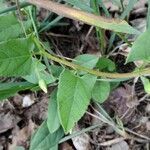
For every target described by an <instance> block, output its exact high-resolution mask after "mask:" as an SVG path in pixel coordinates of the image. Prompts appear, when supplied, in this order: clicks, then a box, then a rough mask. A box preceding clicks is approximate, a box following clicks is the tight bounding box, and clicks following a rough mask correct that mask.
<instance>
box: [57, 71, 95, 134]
mask: <svg viewBox="0 0 150 150" xmlns="http://www.w3.org/2000/svg"><path fill="white" fill-rule="evenodd" d="M88 81H89V82H88ZM95 82H96V77H95V76H89V77H87V76H85V77H83V78H80V77H77V76H75V75H74V74H73V73H71V72H70V71H68V70H64V71H63V72H62V74H61V75H60V79H59V85H58V92H57V103H58V111H59V117H60V121H61V124H62V126H63V128H64V131H65V133H68V132H69V131H70V130H71V129H72V128H73V126H74V124H75V123H76V122H77V121H78V120H79V119H80V118H81V117H82V116H83V114H84V113H85V111H86V109H87V107H88V105H89V103H90V99H91V92H92V90H91V89H92V88H91V87H93V86H94V84H95Z"/></svg>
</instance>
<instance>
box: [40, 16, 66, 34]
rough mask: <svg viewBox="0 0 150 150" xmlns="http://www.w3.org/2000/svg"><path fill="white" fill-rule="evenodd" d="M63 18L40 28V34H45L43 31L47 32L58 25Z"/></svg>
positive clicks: (57, 18) (59, 17) (58, 18)
mask: <svg viewBox="0 0 150 150" xmlns="http://www.w3.org/2000/svg"><path fill="white" fill-rule="evenodd" d="M62 18H64V17H62V16H58V17H56V18H55V19H54V20H53V21H51V22H50V23H48V24H47V25H45V26H43V27H40V29H39V33H41V32H43V31H46V30H49V29H50V28H51V27H52V26H54V25H56V24H57V23H58V22H59V21H60V20H61V19H62Z"/></svg>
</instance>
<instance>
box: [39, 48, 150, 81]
mask: <svg viewBox="0 0 150 150" xmlns="http://www.w3.org/2000/svg"><path fill="white" fill-rule="evenodd" d="M40 54H41V55H43V56H46V57H47V58H48V59H51V60H52V61H55V62H58V63H60V64H63V65H66V66H68V67H70V68H72V69H74V70H80V71H85V72H87V73H90V74H92V75H96V76H99V77H103V78H111V79H123V78H134V77H139V76H146V75H150V68H146V69H143V70H136V71H134V72H131V73H108V72H101V71H98V70H92V69H89V68H86V67H83V66H80V65H77V64H74V63H72V62H69V61H67V60H65V59H61V58H59V57H58V56H53V55H51V54H49V53H47V52H46V51H44V50H43V49H42V50H41V53H40Z"/></svg>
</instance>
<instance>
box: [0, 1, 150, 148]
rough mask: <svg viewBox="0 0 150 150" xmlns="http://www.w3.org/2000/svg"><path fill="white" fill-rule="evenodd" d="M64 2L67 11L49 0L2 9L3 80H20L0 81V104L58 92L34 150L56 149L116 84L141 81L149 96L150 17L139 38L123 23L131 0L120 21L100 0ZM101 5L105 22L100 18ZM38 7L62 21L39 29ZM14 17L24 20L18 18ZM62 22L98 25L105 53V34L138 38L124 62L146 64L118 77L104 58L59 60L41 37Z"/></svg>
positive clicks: (0, 61) (0, 67) (0, 48)
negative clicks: (22, 95) (31, 93)
mask: <svg viewBox="0 0 150 150" xmlns="http://www.w3.org/2000/svg"><path fill="white" fill-rule="evenodd" d="M63 2H66V4H68V5H69V6H67V5H64V4H59V3H56V2H53V1H48V0H27V1H22V3H17V4H18V5H17V6H12V7H6V8H1V9H0V14H1V15H0V77H3V78H7V77H10V78H18V77H19V79H20V80H19V82H3V81H2V80H1V81H0V100H4V99H7V98H8V97H11V96H13V95H15V94H16V93H17V92H19V91H23V90H27V89H30V90H32V91H37V90H40V89H41V90H43V91H44V92H45V93H47V91H48V90H47V88H48V87H50V86H54V85H55V90H54V91H53V92H52V93H51V94H50V95H49V97H50V100H49V105H48V118H47V120H45V121H44V122H43V123H42V125H41V126H40V128H39V129H38V131H37V132H36V133H35V134H34V135H33V137H32V139H31V145H30V150H35V149H37V150H40V149H45V150H49V149H58V143H60V141H61V139H62V137H63V136H64V134H68V133H70V132H71V131H72V129H73V127H74V125H75V123H77V122H78V121H79V119H80V118H81V117H82V116H83V115H84V114H85V112H86V110H87V107H88V105H89V104H90V102H91V100H92V101H95V102H98V103H103V102H104V101H105V100H106V99H107V98H108V96H109V93H110V91H111V87H112V83H114V82H116V81H117V82H120V81H124V80H128V79H131V78H137V77H138V78H140V79H141V81H142V83H143V85H144V89H145V91H146V92H147V93H149V94H150V80H149V78H148V77H149V76H150V67H149V63H150V42H149V41H150V25H149V24H150V23H149V15H148V19H147V20H148V21H147V30H146V31H145V32H144V33H141V32H140V31H138V30H136V29H135V28H133V27H132V26H130V25H129V24H128V23H127V22H126V21H124V20H122V19H124V18H125V16H127V15H128V14H129V12H130V10H131V9H132V7H133V4H134V3H133V1H132V0H131V1H129V3H131V4H132V5H130V7H127V8H126V9H125V11H124V12H123V13H122V16H121V17H120V18H121V19H110V17H109V16H110V15H109V12H108V11H107V9H106V8H105V6H104V4H103V2H102V1H101V0H94V3H93V1H92V2H90V1H88V2H87V3H85V2H83V1H79V0H77V1H73V0H64V1H63ZM135 2H136V0H135ZM0 4H3V2H1V3H0ZM99 5H100V6H101V7H102V9H103V11H104V12H105V14H106V16H107V18H104V17H102V16H99V11H98V6H99ZM71 6H75V7H76V8H75V7H71ZM36 7H41V8H45V9H47V10H49V11H50V12H51V13H52V12H53V13H56V14H58V15H59V16H58V17H56V18H55V19H54V20H52V21H51V22H48V20H47V19H45V21H44V22H42V23H41V24H39V23H38V21H37V19H36V15H37V14H36ZM77 8H79V9H77ZM149 11H150V8H149ZM16 12H18V13H17V14H18V15H19V16H20V15H21V16H22V17H21V16H20V17H17V15H16ZM148 14H150V12H148ZM63 17H67V18H70V19H73V20H78V21H82V22H84V23H86V24H89V25H91V26H94V27H95V28H96V32H97V37H98V38H99V43H100V44H101V43H102V46H101V48H105V44H104V43H103V42H105V41H104V37H103V36H104V31H105V30H110V31H112V33H114V34H116V35H119V36H121V37H122V36H124V35H127V34H135V35H136V36H137V39H136V40H135V42H134V43H133V44H132V45H130V46H131V51H130V53H129V54H128V56H127V59H126V63H128V62H134V61H142V62H143V63H142V65H141V66H140V67H136V68H135V70H134V71H133V72H129V73H117V70H116V66H115V63H114V62H113V61H111V60H110V59H108V58H106V57H105V56H102V57H99V56H96V55H91V54H83V55H78V56H77V57H76V58H74V59H73V60H71V61H68V59H65V58H63V57H60V56H57V55H56V54H54V53H53V52H52V51H51V50H50V48H47V46H45V43H44V42H43V41H42V40H41V39H40V36H39V33H40V32H42V31H45V30H49V29H50V28H51V27H52V26H54V25H56V24H57V23H59V21H60V20H61V19H62V18H63ZM103 44H104V45H103ZM103 52H104V53H105V51H103ZM52 62H53V63H52ZM55 63H59V64H60V66H58V65H55Z"/></svg>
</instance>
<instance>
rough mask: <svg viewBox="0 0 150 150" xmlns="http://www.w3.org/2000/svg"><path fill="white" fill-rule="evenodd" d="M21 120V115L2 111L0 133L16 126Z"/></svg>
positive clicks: (0, 114)
mask: <svg viewBox="0 0 150 150" xmlns="http://www.w3.org/2000/svg"><path fill="white" fill-rule="evenodd" d="M20 120H21V119H20V117H18V116H16V115H15V114H13V113H11V112H8V113H4V112H3V113H0V133H3V132H6V131H7V130H9V129H12V128H14V127H15V126H16V125H17V123H18V122H19V121H20Z"/></svg>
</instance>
